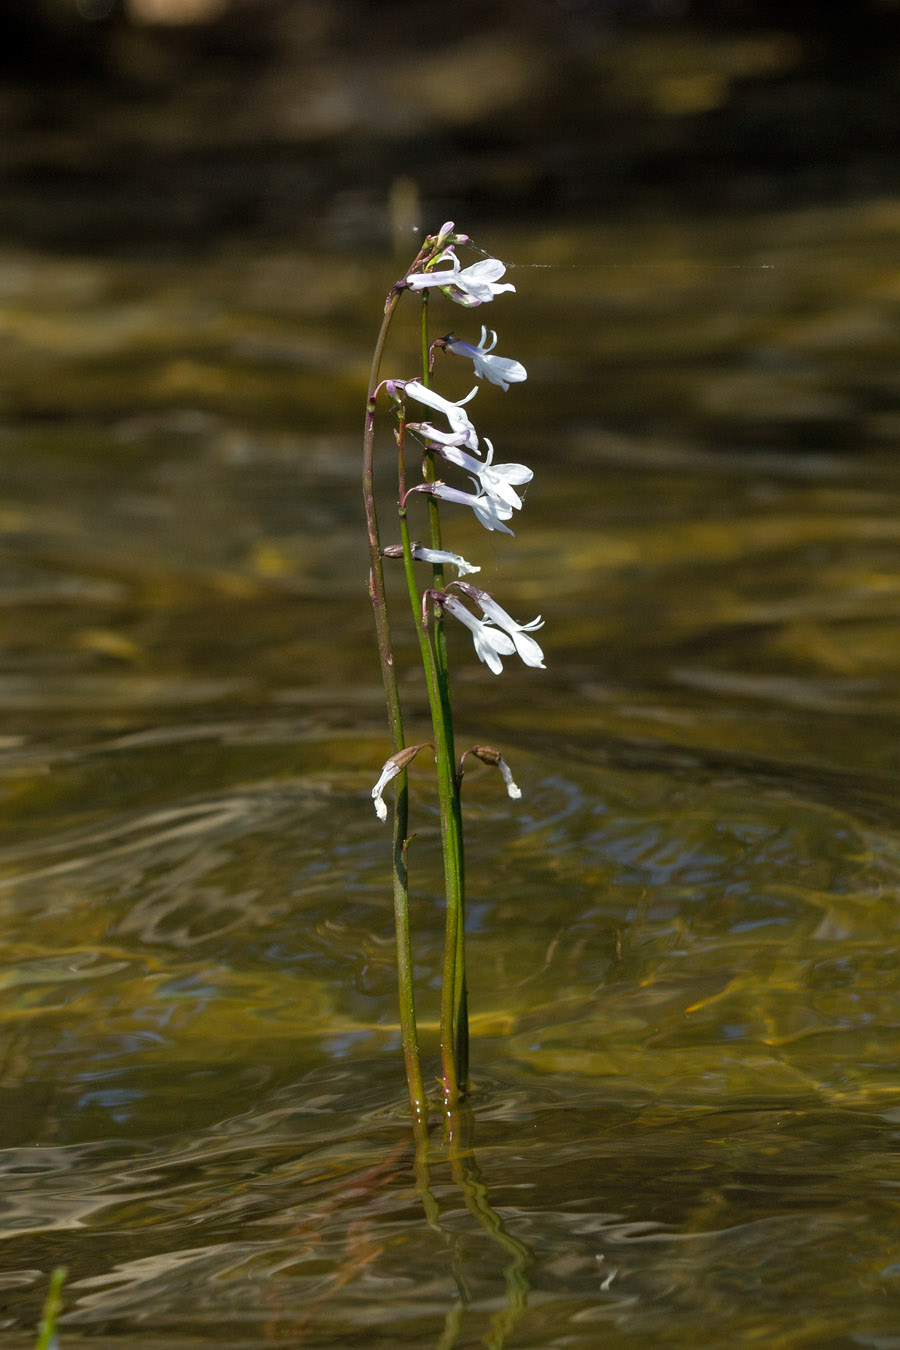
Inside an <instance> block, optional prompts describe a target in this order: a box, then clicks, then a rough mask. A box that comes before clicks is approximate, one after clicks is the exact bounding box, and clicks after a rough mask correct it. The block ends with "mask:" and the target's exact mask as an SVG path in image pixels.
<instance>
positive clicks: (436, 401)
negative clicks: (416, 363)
mask: <svg viewBox="0 0 900 1350" xmlns="http://www.w3.org/2000/svg"><path fill="white" fill-rule="evenodd" d="M405 390H406V393H407V394H408V395H409V397H410V398H414V399H416V401H417V402H418V403H424V404H425V406H426V407H427V408H434V409H435V410H436V411H437V412H441V413H443V414H444V416H445V417H446V419H447V421H448V422H449V423H450V428H451V431H452V433H453V436H454V438H455V437H457V436H460V435H462V436H464V437H465V439H464V440H462V441H456V440H455V441H454V443H455V444H461V445H464V446H466V448H467V449H469V450H476V451H477V449H478V434H477V432H476V431H475V428H474V427H473V426H472V423H471V422H470V421H469V415H468V413H465V412H463V404H464V403H468V402H469V400H470V399H472V398H474V397H475V395H476V394H477V393H478V385H477V384H476V385H475V386H474V388H472V389H470V390H469V392H468V393H467V394H466V396H465V398H461V399H459V400H458V401H457V402H456V403H452V402H451V401H450V399H449V398H444V397H443V396H442V395H441V394H436V393H435V392H434V390H433V389H429V388H428V386H427V385H425V384H422V383H421V381H420V380H407V382H406V385H405ZM438 434H439V435H442V434H445V433H438Z"/></svg>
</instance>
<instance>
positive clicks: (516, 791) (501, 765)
mask: <svg viewBox="0 0 900 1350" xmlns="http://www.w3.org/2000/svg"><path fill="white" fill-rule="evenodd" d="M497 768H498V769H499V770H500V773H501V775H502V777H503V781H504V783H505V784H506V794H507V796H508V797H512V799H513V801H514V802H517V801H518V800H519V798H520V797H521V796H522V789H521V788H520V787H519V785H518V783H516V782H514V781H513V776H512V769H511V768H510V767H509V765H508V764H507V762H506V760H505V759H504V758H503V756H502V755H501V756H500V757H499V759H498V760H497Z"/></svg>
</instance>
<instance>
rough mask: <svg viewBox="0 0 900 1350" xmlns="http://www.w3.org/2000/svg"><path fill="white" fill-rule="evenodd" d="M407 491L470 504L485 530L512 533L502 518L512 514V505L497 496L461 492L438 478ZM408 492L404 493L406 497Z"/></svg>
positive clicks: (507, 518) (457, 503) (461, 503)
mask: <svg viewBox="0 0 900 1350" xmlns="http://www.w3.org/2000/svg"><path fill="white" fill-rule="evenodd" d="M409 492H428V493H430V494H431V496H432V497H438V498H440V500H441V501H445V502H455V503H456V505H457V506H471V508H472V510H473V511H474V512H475V515H476V516H477V518H478V520H479V521H480V522H481V524H482V525H483V526H484V528H485V529H486V530H500V531H501V532H502V533H503V534H512V530H511V529H509V527H508V526H507V525H504V524H503V522H504V520H509V518H510V516H511V515H512V507H511V506H507V505H506V503H505V502H502V501H500V500H499V499H498V498H497V497H491V496H488V495H487V493H474V492H461V491H460V490H459V488H455V487H450V486H448V484H447V483H442V482H441V481H440V479H438V481H437V482H435V483H419V484H418V485H417V486H416V487H413V488H410V489H409ZM409 492H408V493H407V494H406V495H407V497H408V496H409Z"/></svg>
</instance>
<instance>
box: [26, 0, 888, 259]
mask: <svg viewBox="0 0 900 1350" xmlns="http://www.w3.org/2000/svg"><path fill="white" fill-rule="evenodd" d="M0 65H2V75H3V81H2V93H0V118H2V137H0V145H2V150H0V154H2V180H3V189H2V194H0V239H2V241H3V242H5V243H21V244H26V245H37V246H40V245H42V244H50V243H52V244H53V245H54V246H56V247H73V248H77V249H79V250H84V249H88V250H90V249H96V250H98V251H108V250H116V251H118V250H123V249H124V250H126V251H128V250H137V251H144V250H147V249H150V250H168V249H185V248H188V249H192V248H197V247H200V248H202V247H204V246H205V245H206V244H208V242H209V241H210V240H211V239H213V238H215V239H219V240H221V239H222V238H228V237H229V236H231V235H235V236H240V237H242V238H248V237H250V238H258V239H263V240H264V239H266V238H271V239H277V240H290V239H296V238H302V239H307V240H309V241H310V242H313V243H316V244H318V245H324V246H331V247H336V248H342V247H348V246H349V247H353V246H355V245H356V244H357V243H359V242H360V241H362V240H364V239H367V238H369V239H371V238H372V237H373V235H374V236H376V237H378V236H380V237H382V238H387V237H388V236H389V234H390V230H391V228H392V225H393V226H394V227H396V224H397V220H398V218H400V219H401V220H402V218H403V217H404V214H405V213H406V214H414V213H415V210H416V202H417V201H418V200H421V201H422V202H423V203H424V204H425V207H426V212H425V223H426V224H427V223H431V222H436V221H438V220H439V219H443V218H444V216H452V215H457V214H458V215H459V216H460V217H462V216H465V218H466V219H471V218H472V217H473V216H475V217H477V218H478V219H479V220H480V221H484V220H485V219H489V218H491V217H492V216H499V217H503V218H505V219H508V218H509V217H510V216H511V215H513V214H514V215H515V217H516V218H517V219H518V220H520V221H522V222H525V221H528V220H533V221H546V222H547V224H548V225H549V224H551V223H552V219H553V217H554V216H559V217H564V218H565V219H566V220H567V221H569V222H571V221H573V220H576V219H578V218H579V217H581V216H584V217H588V216H590V217H591V218H596V217H597V216H598V214H602V213H616V212H620V211H623V210H627V211H629V212H632V213H633V212H635V211H637V212H647V213H648V214H654V213H660V212H665V211H666V210H668V209H669V208H670V207H671V206H673V205H675V206H677V207H678V209H679V210H681V211H685V212H688V213H691V212H701V213H702V212H703V211H704V210H706V209H707V208H708V207H710V206H714V207H715V208H716V209H717V210H720V211H726V212H727V211H729V210H734V211H735V212H740V211H742V210H744V209H747V208H748V207H751V206H752V207H762V208H767V207H772V208H778V207H781V206H787V205H790V206H794V205H804V204H814V203H820V202H823V201H826V200H827V201H836V200H852V199H853V198H857V197H867V196H871V195H873V194H875V195H877V194H880V193H892V192H894V191H895V190H896V189H897V187H898V178H900V161H898V154H897V142H898V128H900V79H898V72H900V4H897V3H895V2H894V0H855V3H853V4H849V3H840V2H837V3H828V2H827V0H826V2H825V3H818V4H817V3H811V2H810V0H806V2H804V0H795V3H789V2H785V0H781V2H779V0H705V2H704V0H492V2H491V3H483V2H482V3H475V2H474V0H461V2H460V3H456V4H454V5H453V6H451V7H447V8H442V7H440V6H429V7H426V6H422V5H420V4H413V3H409V0H383V3H368V4H366V3H363V0H5V2H4V6H3V10H2V18H0Z"/></svg>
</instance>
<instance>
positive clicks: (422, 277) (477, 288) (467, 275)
mask: <svg viewBox="0 0 900 1350" xmlns="http://www.w3.org/2000/svg"><path fill="white" fill-rule="evenodd" d="M435 261H436V262H439V263H440V262H445V261H449V263H450V270H449V271H442V272H441V271H436V272H415V273H413V275H412V276H408V277H407V278H406V284H407V286H408V287H409V289H410V290H411V291H423V290H425V288H426V287H428V286H439V287H440V288H441V290H442V291H443V292H444V294H445V295H446V296H447V297H448V298H449V299H450V300H455V301H456V303H457V304H458V305H465V306H466V307H467V308H471V307H472V306H473V305H483V304H486V303H487V301H488V300H493V298H494V296H495V295H499V294H500V293H501V291H514V290H515V289H516V288H515V286H513V285H512V283H511V282H509V281H504V282H503V283H502V284H501V283H500V277H502V276H503V274H504V272H505V271H506V264H505V263H502V262H501V261H500V259H499V258H482V259H481V260H480V261H479V262H477V263H472V265H471V266H470V267H460V263H459V258H457V256H456V254H455V253H454V252H453V250H452V248H448V249H445V250H444V252H443V253H441V254H439V255H438V257H437V259H436V260H435Z"/></svg>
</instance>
